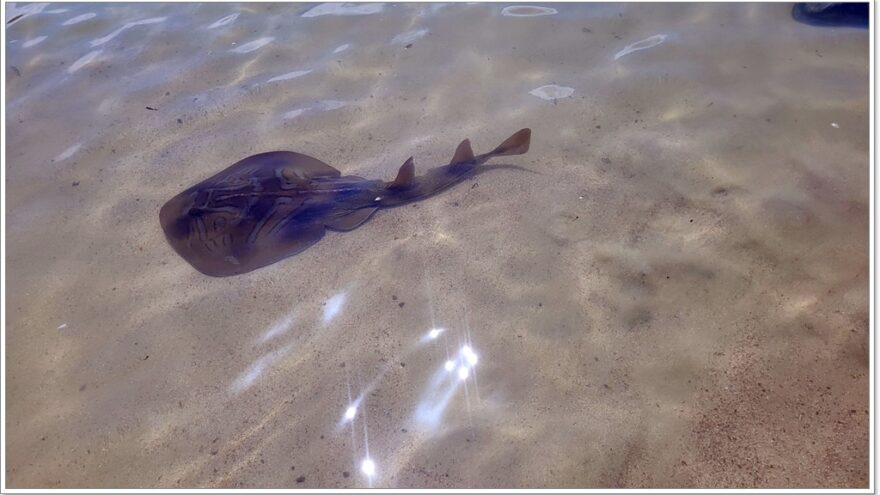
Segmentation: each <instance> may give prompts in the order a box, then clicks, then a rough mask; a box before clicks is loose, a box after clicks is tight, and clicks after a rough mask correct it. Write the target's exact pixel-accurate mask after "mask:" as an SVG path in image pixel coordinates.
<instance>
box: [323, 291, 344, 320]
mask: <svg viewBox="0 0 880 495" xmlns="http://www.w3.org/2000/svg"><path fill="white" fill-rule="evenodd" d="M345 298H346V293H345V292H340V293H339V294H336V295H335V296H333V297H331V298H330V299H327V305H326V306H324V324H325V325H326V324H327V323H329V322H330V320H332V319H333V318H335V317H336V315H338V314H339V311H341V310H342V306H343V305H344V304H345Z"/></svg>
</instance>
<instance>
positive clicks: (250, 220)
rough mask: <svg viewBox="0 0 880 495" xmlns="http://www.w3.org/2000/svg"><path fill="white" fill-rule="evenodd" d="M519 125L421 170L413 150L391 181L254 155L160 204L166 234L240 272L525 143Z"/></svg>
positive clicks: (177, 246)
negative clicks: (484, 147)
mask: <svg viewBox="0 0 880 495" xmlns="http://www.w3.org/2000/svg"><path fill="white" fill-rule="evenodd" d="M530 137H531V131H530V130H529V129H522V130H520V131H518V132H516V133H515V134H514V135H512V136H511V137H510V138H508V139H507V140H506V141H504V142H503V143H501V145H499V146H498V147H497V148H495V149H494V150H492V151H490V152H489V153H485V154H482V155H477V156H474V153H473V151H471V146H470V142H469V141H468V140H464V141H462V142H461V144H459V146H458V149H456V151H455V155H454V156H453V158H452V161H451V162H450V163H449V164H448V165H444V166H441V167H436V168H432V169H430V170H428V171H427V172H426V173H425V174H424V175H420V176H416V175H415V167H414V165H413V160H412V158H410V159H409V160H407V161H406V162H405V163H404V164H403V165H402V166H401V167H400V170H399V172H398V174H397V178H395V179H394V180H393V181H392V182H383V181H381V180H367V179H364V178H362V177H356V176H343V175H342V174H341V173H340V172H339V170H336V169H335V168H333V167H331V166H330V165H327V164H326V163H324V162H321V161H320V160H318V159H315V158H312V157H310V156H307V155H303V154H300V153H295V152H292V151H272V152H268V153H260V154H258V155H253V156H249V157H247V158H245V159H243V160H241V161H239V162H236V163H235V164H233V165H231V166H230V167H228V168H226V169H225V170H223V171H222V172H220V173H218V174H216V175H214V176H213V177H211V178H209V179H206V180H204V181H202V182H200V183H198V184H196V185H194V186H192V187H190V188H189V189H187V190H185V191H183V192H181V193H180V194H178V195H177V196H175V197H173V198H171V199H170V200H169V201H168V202H167V203H165V205H164V206H162V209H161V210H160V212H159V221H160V223H161V224H162V229H163V230H164V231H165V237H166V238H167V239H168V242H169V243H170V244H171V246H172V247H173V248H174V250H175V251H177V253H178V254H179V255H180V256H181V257H183V259H185V260H186V261H187V262H189V263H190V264H191V265H192V266H193V267H194V268H195V269H197V270H198V271H200V272H202V273H204V274H206V275H210V276H214V277H226V276H230V275H239V274H242V273H247V272H249V271H252V270H255V269H257V268H260V267H263V266H266V265H270V264H272V263H275V262H277V261H279V260H282V259H284V258H287V257H289V256H293V255H295V254H297V253H300V252H302V251H303V250H305V249H306V248H308V247H309V246H311V245H312V244H314V243H316V242H318V241H319V240H320V239H321V238H322V237H323V236H324V232H325V231H326V229H331V230H336V231H347V230H352V229H354V228H356V227H358V226H360V225H361V224H363V223H364V222H366V221H367V220H368V219H369V218H370V217H371V216H372V215H373V213H375V212H376V211H377V210H378V209H379V208H383V207H392V206H399V205H402V204H406V203H409V202H412V201H416V200H419V199H422V198H425V197H427V196H430V195H432V194H435V193H437V192H439V191H442V190H443V189H446V188H448V187H450V186H452V185H454V184H456V183H458V182H460V181H461V180H462V179H463V178H464V177H466V176H467V175H468V174H469V173H471V172H472V171H474V169H475V168H476V167H478V166H479V165H481V164H483V163H485V162H486V161H488V160H489V159H490V158H492V157H495V156H503V155H521V154H523V153H525V152H527V151H528V149H529V140H530Z"/></svg>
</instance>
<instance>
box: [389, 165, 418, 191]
mask: <svg viewBox="0 0 880 495" xmlns="http://www.w3.org/2000/svg"><path fill="white" fill-rule="evenodd" d="M415 179H416V166H415V164H414V163H413V159H412V157H409V159H408V160H407V161H405V162H403V165H401V166H400V170H399V171H398V172H397V177H396V178H395V179H394V182H392V183H391V186H390V187H392V188H395V189H402V188H405V187H409V186H411V185H413V183H414V182H415Z"/></svg>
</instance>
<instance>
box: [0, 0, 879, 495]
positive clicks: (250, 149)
mask: <svg viewBox="0 0 880 495" xmlns="http://www.w3.org/2000/svg"><path fill="white" fill-rule="evenodd" d="M542 5H543V6H544V7H545V8H552V9H555V10H556V11H557V12H556V13H555V14H553V13H552V12H548V11H530V10H528V9H527V10H525V11H516V10H514V11H513V13H514V14H516V13H517V12H519V14H523V13H525V14H546V15H532V16H521V15H520V16H516V15H502V9H503V8H504V7H505V6H506V5H504V4H493V5H467V4H457V5H445V6H434V5H427V4H405V5H397V6H391V5H384V6H373V7H371V6H369V5H359V6H357V7H356V9H358V12H351V11H349V12H347V13H348V14H351V15H334V14H332V13H331V14H326V12H334V11H333V9H331V8H328V7H327V6H326V5H325V6H324V7H322V8H321V9H319V10H316V11H312V10H311V9H312V8H313V7H315V4H284V5H256V4H250V5H232V4H212V5H187V4H176V5H173V4H167V5H163V4H128V5H121V4H120V5H113V4H104V5H86V4H52V5H48V6H44V7H42V9H41V7H39V6H38V7H36V8H33V7H32V8H31V10H30V11H28V12H25V13H26V14H27V15H25V16H24V17H22V18H21V19H19V20H17V21H15V22H14V23H12V24H9V25H8V26H7V31H6V33H7V56H8V60H7V63H6V67H5V70H6V75H5V77H6V81H7V91H6V112H7V113H6V118H7V126H8V127H7V139H8V140H7V151H6V163H5V168H6V193H7V196H6V198H5V200H6V209H7V210H6V211H7V225H6V229H7V230H6V235H7V268H8V274H7V289H8V293H7V294H6V304H7V306H6V307H7V315H6V325H7V326H6V348H5V352H6V377H7V381H6V405H7V410H6V412H7V417H6V432H7V438H6V452H7V464H6V473H5V478H6V484H7V486H8V487H10V488H32V487H46V488H78V487H96V488H98V487H100V488H112V487H117V488H120V487H161V488H177V487H213V488H218V487H258V488H285V487H292V488H306V487H327V488H337V487H366V486H374V487H400V488H404V487H589V488H592V487H707V488H708V487H805V488H807V487H809V488H813V487H824V488H857V487H859V488H864V487H867V485H868V472H869V471H868V417H869V415H868V407H869V406H868V361H869V349H868V326H869V322H868V146H869V136H868V122H869V114H868V34H867V31H864V30H854V29H822V28H816V27H810V26H805V25H802V24H798V23H795V22H794V21H792V20H791V18H790V15H789V8H790V7H789V6H786V5H773V4H764V5H752V4H736V5H720V4H719V5H699V4H696V5H653V4H652V5H627V4H619V5H602V4H594V5H572V4H562V5H550V4H542ZM7 8H8V12H7V21H8V20H9V19H11V17H12V15H10V12H13V11H15V9H20V8H22V6H21V5H18V6H16V7H15V8H12V7H9V6H8V7H7ZM59 10H60V11H63V12H59ZM335 12H336V14H338V13H339V12H338V9H337V11H335ZM91 13H94V14H95V15H94V16H88V15H86V14H91ZM510 13H511V11H508V14H510ZM235 14H238V15H237V17H236V16H234V15H235ZM303 14H307V15H306V16H303ZM316 14H322V15H316ZM353 14H359V15H353ZM230 16H232V17H230ZM77 18H78V19H79V20H75V19H77ZM74 20H75V22H72V21H74ZM126 23H130V24H128V26H127V27H125V26H126ZM65 24H67V25H65ZM122 28H124V29H122ZM120 29H121V30H120ZM42 36H46V38H44V39H41V40H40V39H39V38H40V37H42ZM652 37H653V38H652ZM395 38H396V39H395ZM643 40H648V41H645V42H644V43H641V44H638V45H635V46H632V45H634V44H636V43H639V42H640V41H643ZM657 40H660V42H659V43H657ZM26 44H27V45H28V46H25V45H26ZM344 45H348V46H347V47H346V46H344ZM627 47H630V51H628V52H627ZM632 48H641V49H637V50H634V51H633V50H632ZM615 55H617V58H615ZM13 67H14V69H13ZM304 71H309V72H306V73H303V72H304ZM282 76H283V77H282ZM272 79H275V80H274V81H272V82H268V81H270V80H272ZM548 85H555V86H558V88H549V89H545V90H543V92H541V91H538V93H539V95H538V96H536V95H535V94H534V93H530V92H532V91H534V90H536V89H537V88H541V87H543V86H548ZM564 88H571V90H573V91H571V94H570V95H569V96H565V97H560V96H561V95H565V94H566V93H568V92H569V91H568V90H567V89H564ZM541 94H544V95H547V96H546V97H547V98H550V99H543V98H542V97H540V95H541ZM554 97H555V99H554ZM147 107H149V108H147ZM153 109H154V110H153ZM521 127H531V128H532V131H533V137H532V147H531V150H530V151H529V153H528V154H527V155H524V156H521V157H509V158H507V159H504V160H500V162H501V163H507V164H510V165H518V166H522V167H526V168H528V169H529V170H530V172H526V171H516V170H493V171H490V172H486V173H484V174H481V175H478V176H476V177H474V178H473V179H471V180H468V181H466V182H465V183H462V184H460V185H458V186H457V187H455V188H453V189H451V190H449V191H446V192H444V193H442V194H440V195H438V196H436V197H433V198H430V199H428V200H425V201H422V202H419V203H416V204H413V205H410V206H405V207H401V208H396V209H389V210H383V211H380V212H379V213H378V214H376V215H375V216H374V218H373V219H371V220H370V221H369V222H368V223H367V224H365V225H363V226H362V227H360V228H358V229H356V230H354V231H352V232H349V233H331V234H328V235H327V236H326V237H325V238H324V239H323V240H322V241H321V242H320V243H318V244H317V245H315V246H313V247H312V248H310V249H308V250H307V251H305V252H304V253H302V254H300V255H298V256H296V257H294V258H290V259H288V260H286V261H283V262H280V263H277V264H275V265H272V266H270V267H267V268H264V269H260V270H257V271H254V272H252V273H249V274H246V275H242V276H238V277H231V278H209V277H206V276H204V275H201V274H200V273H198V272H196V271H195V270H193V269H192V268H191V267H190V266H189V265H187V264H186V262H185V261H184V260H183V259H181V258H180V257H178V256H177V255H176V254H175V253H174V252H173V251H172V249H171V248H170V247H169V245H168V244H167V242H166V241H165V239H164V238H163V235H162V231H161V229H160V227H159V222H158V211H159V208H160V206H161V205H162V204H163V203H164V202H165V201H166V200H167V199H168V198H170V197H172V196H173V195H175V194H177V193H178V192H179V191H180V190H182V189H183V188H185V187H187V186H189V185H191V184H194V183H196V182H198V181H200V180H202V179H204V178H206V177H208V176H210V175H212V174H214V173H216V172H217V171H219V170H221V169H222V168H224V167H226V166H228V165H229V164H231V163H232V162H234V161H236V160H238V159H240V158H243V157H245V156H248V155H250V154H254V153H258V152H263V151H271V150H279V149H280V150H295V151H299V152H302V153H306V154H309V155H312V156H315V157H317V158H320V159H321V160H323V161H326V162H327V163H330V164H331V165H333V166H335V167H336V168H339V169H340V170H342V171H343V172H344V173H346V174H355V175H361V176H363V177H367V178H384V179H385V180H390V179H391V178H392V177H393V176H394V174H395V173H396V170H397V168H398V167H399V166H400V165H401V164H402V163H403V162H404V160H405V159H406V158H407V157H409V156H411V155H412V156H414V157H415V164H416V170H417V173H418V171H419V170H424V169H425V168H427V167H431V166H437V165H442V164H444V163H446V162H447V161H448V160H449V158H450V157H451V156H452V153H453V151H454V149H455V147H456V145H457V144H458V143H459V141H461V140H462V139H464V138H470V139H471V142H472V143H473V146H474V149H475V151H476V152H478V153H479V152H484V151H488V150H490V149H491V148H492V147H494V146H496V145H497V144H498V143H500V142H501V140H503V139H504V138H506V137H507V136H508V135H510V134H511V133H512V132H514V131H515V130H517V129H519V128H521ZM434 327H437V328H444V329H445V331H444V332H443V333H441V334H440V335H438V336H437V338H436V339H430V336H429V335H428V332H429V330H430V329H431V328H434ZM466 343H469V344H470V346H471V348H472V349H473V352H474V353H475V355H476V356H478V359H476V364H473V363H472V361H474V360H473V359H471V360H469V359H468V356H469V354H467V353H464V354H463V353H461V351H460V350H461V348H462V346H463V345H464V344H466ZM447 360H452V361H454V367H453V370H452V371H451V372H447V371H446V370H445V362H446V361H447ZM461 369H465V370H466V371H465V372H461V371H460V370H461ZM459 372H461V373H467V376H466V379H463V380H460V379H458V373H459ZM358 399H359V400H358ZM350 401H355V404H356V405H357V408H356V413H355V415H354V419H353V420H351V421H346V418H345V417H344V413H345V412H346V408H347V407H349V405H350ZM367 456H369V457H370V458H371V459H372V460H373V461H374V462H375V467H376V472H375V474H374V475H373V476H367V475H365V474H364V473H363V472H362V471H361V462H362V460H363V459H364V458H366V457H367Z"/></svg>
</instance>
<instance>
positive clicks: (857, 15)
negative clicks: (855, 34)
mask: <svg viewBox="0 0 880 495" xmlns="http://www.w3.org/2000/svg"><path fill="white" fill-rule="evenodd" d="M791 16H792V17H794V19H795V20H796V21H798V22H803V23H804V24H810V25H811V26H823V27H855V28H864V29H868V17H869V16H868V4H867V3H796V4H794V8H793V9H792V10H791Z"/></svg>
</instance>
